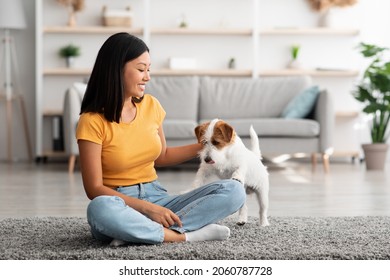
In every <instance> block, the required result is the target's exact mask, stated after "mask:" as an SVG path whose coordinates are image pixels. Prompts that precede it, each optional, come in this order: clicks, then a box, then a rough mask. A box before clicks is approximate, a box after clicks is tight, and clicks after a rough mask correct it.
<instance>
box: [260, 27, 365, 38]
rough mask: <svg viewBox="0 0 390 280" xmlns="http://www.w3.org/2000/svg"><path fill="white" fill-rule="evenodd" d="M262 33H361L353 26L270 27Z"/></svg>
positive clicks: (351, 34)
mask: <svg viewBox="0 0 390 280" xmlns="http://www.w3.org/2000/svg"><path fill="white" fill-rule="evenodd" d="M259 33H260V35H310V36H311V35H341V36H348V35H350V36H356V35H358V34H359V30H358V29H352V28H321V27H315V28H294V27H291V28H287V27H286V28H269V29H261V30H260V31H259Z"/></svg>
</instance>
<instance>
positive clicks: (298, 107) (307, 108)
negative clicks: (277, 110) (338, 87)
mask: <svg viewBox="0 0 390 280" xmlns="http://www.w3.org/2000/svg"><path fill="white" fill-rule="evenodd" d="M319 93H320V89H319V87H318V86H312V87H309V88H307V89H305V90H303V91H302V92H301V93H299V94H298V95H297V96H295V97H294V98H293V99H292V100H291V101H290V102H289V103H288V104H287V106H286V108H284V110H283V112H282V117H283V118H286V119H301V118H305V117H307V116H308V115H309V114H310V112H311V111H312V109H313V106H314V105H315V103H316V101H317V97H318V94H319Z"/></svg>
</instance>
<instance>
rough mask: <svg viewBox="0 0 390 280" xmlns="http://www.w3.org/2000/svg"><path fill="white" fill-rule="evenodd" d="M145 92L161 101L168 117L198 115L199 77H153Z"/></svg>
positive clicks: (185, 117) (187, 118)
mask: <svg viewBox="0 0 390 280" xmlns="http://www.w3.org/2000/svg"><path fill="white" fill-rule="evenodd" d="M145 92H147V93H150V94H151V95H153V96H154V97H156V98H157V99H158V101H160V103H161V105H162V106H163V108H164V109H165V111H166V112H167V115H166V119H178V120H192V121H196V120H197V117H198V103H199V78H198V77H195V76H194V77H192V76H184V77H153V78H152V79H151V80H150V81H149V82H148V83H147V84H146V90H145Z"/></svg>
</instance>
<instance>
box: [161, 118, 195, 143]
mask: <svg viewBox="0 0 390 280" xmlns="http://www.w3.org/2000/svg"><path fill="white" fill-rule="evenodd" d="M197 125H198V124H197V123H196V122H195V121H191V120H176V119H174V120H173V119H166V120H165V121H164V122H163V128H164V134H165V138H169V139H195V132H194V130H195V127H196V126H197Z"/></svg>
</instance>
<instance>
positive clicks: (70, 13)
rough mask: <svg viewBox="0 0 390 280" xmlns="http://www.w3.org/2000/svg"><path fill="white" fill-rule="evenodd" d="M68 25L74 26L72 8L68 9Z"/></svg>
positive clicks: (74, 14) (74, 18)
mask: <svg viewBox="0 0 390 280" xmlns="http://www.w3.org/2000/svg"><path fill="white" fill-rule="evenodd" d="M68 26H71V27H73V26H76V13H75V11H73V10H70V11H69V17H68Z"/></svg>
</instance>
